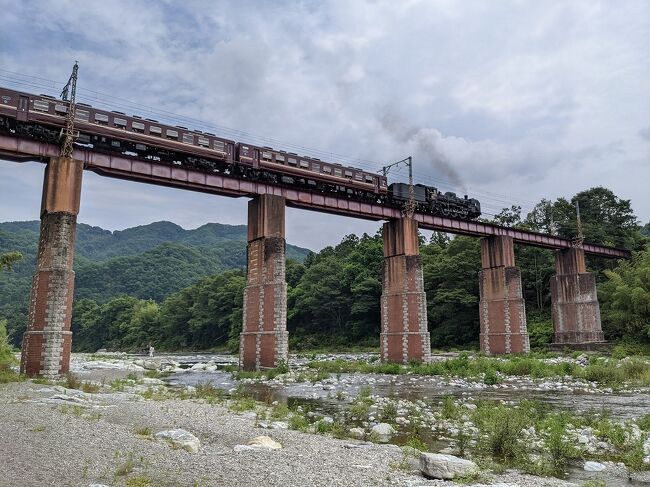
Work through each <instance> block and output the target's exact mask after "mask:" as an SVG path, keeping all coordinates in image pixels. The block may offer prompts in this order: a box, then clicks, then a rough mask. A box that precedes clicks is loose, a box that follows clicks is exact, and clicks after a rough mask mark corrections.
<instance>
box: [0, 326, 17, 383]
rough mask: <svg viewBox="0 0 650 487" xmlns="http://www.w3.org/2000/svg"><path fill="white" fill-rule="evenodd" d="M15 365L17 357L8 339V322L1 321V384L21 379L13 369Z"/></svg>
mask: <svg viewBox="0 0 650 487" xmlns="http://www.w3.org/2000/svg"><path fill="white" fill-rule="evenodd" d="M15 364H16V357H14V351H13V349H12V348H11V345H9V340H8V339H7V322H6V321H5V320H0V384H4V383H6V382H13V381H16V380H18V379H19V376H18V374H16V373H15V372H14V371H13V369H12V366H13V365H15Z"/></svg>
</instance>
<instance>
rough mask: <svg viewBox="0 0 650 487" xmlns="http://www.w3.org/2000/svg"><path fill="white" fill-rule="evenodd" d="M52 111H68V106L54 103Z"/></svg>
mask: <svg viewBox="0 0 650 487" xmlns="http://www.w3.org/2000/svg"><path fill="white" fill-rule="evenodd" d="M54 111H56V112H59V113H68V107H67V106H65V105H54Z"/></svg>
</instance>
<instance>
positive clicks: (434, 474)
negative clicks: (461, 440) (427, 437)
mask: <svg viewBox="0 0 650 487" xmlns="http://www.w3.org/2000/svg"><path fill="white" fill-rule="evenodd" d="M420 471H421V472H422V474H423V475H425V476H426V477H430V478H433V479H443V480H451V479H455V478H456V477H468V476H470V475H476V474H477V473H479V469H478V466H477V465H476V464H475V463H474V462H472V461H471V460H465V459H464V458H458V457H455V456H453V455H442V454H440V453H422V454H421V455H420Z"/></svg>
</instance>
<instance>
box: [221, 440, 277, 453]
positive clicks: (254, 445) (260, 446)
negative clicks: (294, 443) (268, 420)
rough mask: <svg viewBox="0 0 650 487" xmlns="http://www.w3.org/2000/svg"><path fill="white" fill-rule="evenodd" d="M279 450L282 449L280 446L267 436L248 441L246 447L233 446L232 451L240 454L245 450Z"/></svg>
mask: <svg viewBox="0 0 650 487" xmlns="http://www.w3.org/2000/svg"><path fill="white" fill-rule="evenodd" d="M280 448H282V445H281V444H280V443H278V442H277V441H273V440H272V439H271V438H269V437H268V436H258V437H256V438H253V439H252V440H251V441H249V442H248V444H247V445H235V447H234V448H233V450H235V451H236V452H240V451H247V450H279V449H280Z"/></svg>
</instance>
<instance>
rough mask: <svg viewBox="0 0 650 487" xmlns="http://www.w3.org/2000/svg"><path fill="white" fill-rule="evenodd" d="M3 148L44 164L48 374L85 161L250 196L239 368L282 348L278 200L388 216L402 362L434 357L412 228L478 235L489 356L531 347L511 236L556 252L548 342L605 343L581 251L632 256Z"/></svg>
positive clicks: (386, 282)
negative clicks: (549, 338)
mask: <svg viewBox="0 0 650 487" xmlns="http://www.w3.org/2000/svg"><path fill="white" fill-rule="evenodd" d="M0 158H2V159H6V160H13V161H17V162H21V161H30V160H31V161H34V160H35V161H40V162H43V163H45V165H46V166H45V176H44V183H43V195H42V206H41V215H40V218H41V230H40V240H39V250H38V259H37V269H36V273H35V274H34V277H33V281H32V292H31V300H30V305H29V317H28V328H27V331H26V333H25V336H24V339H23V346H22V357H21V372H23V373H26V374H27V375H30V376H33V375H42V376H49V377H55V376H59V375H61V374H65V373H66V372H68V369H69V362H70V350H71V343H72V332H71V331H70V323H71V317H72V316H71V315H72V299H73V291H74V271H73V267H72V266H73V258H74V242H75V230H76V219H77V214H78V212H79V206H80V195H81V184H82V175H83V171H84V170H88V171H93V172H95V173H97V174H100V175H103V176H108V177H113V178H120V179H126V180H130V181H137V182H142V183H147V184H157V185H163V186H169V187H174V188H182V189H187V190H193V191H201V192H205V193H210V194H215V195H221V196H229V197H246V198H250V201H249V203H248V265H247V284H246V288H245V293H244V317H243V330H242V333H241V346H240V366H241V367H242V368H243V369H246V370H257V369H262V368H268V367H273V366H275V365H276V364H277V363H278V362H279V361H281V360H285V359H286V358H287V354H288V332H287V326H286V320H287V313H286V306H287V300H286V297H287V284H286V281H285V207H286V206H290V207H296V208H302V209H306V210H311V211H318V212H327V213H333V214H337V215H341V216H346V217H352V218H362V219H367V220H375V221H385V223H384V225H383V235H384V275H383V292H382V295H381V335H380V336H381V338H380V345H381V359H382V360H384V361H393V362H400V363H407V362H409V361H411V360H419V361H427V360H429V359H430V353H431V346H430V339H429V332H428V328H427V306H426V295H425V292H424V283H423V276H422V261H421V257H420V256H419V255H418V254H419V251H418V228H424V229H428V230H436V231H441V232H447V233H453V234H461V235H469V236H474V237H478V238H481V262H482V269H481V271H480V273H479V280H480V305H479V309H480V324H481V330H480V344H481V350H482V351H484V352H485V353H488V354H504V353H523V352H527V351H529V341H528V332H527V329H526V313H525V306H524V299H523V295H522V288H521V273H520V271H519V269H518V268H517V266H516V262H515V255H514V245H515V244H518V245H532V246H537V247H543V248H547V249H552V250H555V258H556V275H555V276H554V277H553V278H552V280H551V296H552V302H553V324H554V331H555V334H554V345H555V346H557V347H563V346H567V347H576V348H580V347H590V346H594V345H597V344H599V343H602V342H604V337H603V332H602V329H601V323H600V309H599V305H598V299H597V295H596V280H595V276H594V275H593V274H591V273H589V272H587V270H586V266H585V253H586V254H591V255H596V256H601V257H605V258H628V257H629V252H628V251H626V250H623V249H617V248H611V247H605V246H601V245H593V244H589V243H585V244H584V245H583V246H582V247H580V248H575V247H574V246H573V245H572V242H571V241H569V240H566V239H562V238H559V237H557V236H554V235H548V234H542V233H537V232H530V231H525V230H518V229H513V228H507V227H502V226H499V225H494V224H489V223H483V222H477V221H466V220H458V219H454V218H448V217H441V216H434V215H430V214H424V213H415V214H414V216H413V218H404V217H402V214H401V211H400V210H399V209H397V208H394V207H389V206H384V205H381V204H373V203H364V202H360V201H355V200H352V199H348V198H344V197H336V196H328V195H324V194H318V193H314V192H310V191H307V190H301V189H294V188H290V187H285V186H282V185H276V184H269V183H263V182H255V181H251V180H246V179H239V178H237V177H235V176H232V175H225V174H212V173H208V172H202V171H198V170H193V169H188V168H185V167H182V166H174V165H168V164H162V163H160V162H155V161H152V160H143V159H137V158H134V157H131V156H129V155H123V154H119V153H105V152H100V151H97V150H94V149H93V148H89V147H81V146H76V147H75V148H74V151H73V154H72V157H71V158H67V159H66V158H61V157H59V147H58V146H57V145H54V144H50V143H46V142H42V141H39V140H35V139H29V138H21V137H18V136H16V135H14V134H10V133H5V134H0Z"/></svg>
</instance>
